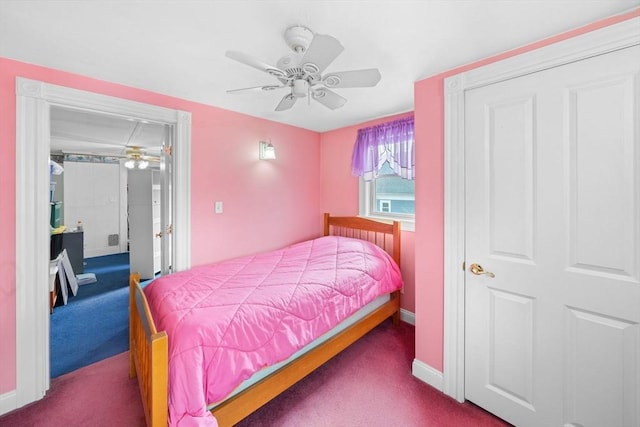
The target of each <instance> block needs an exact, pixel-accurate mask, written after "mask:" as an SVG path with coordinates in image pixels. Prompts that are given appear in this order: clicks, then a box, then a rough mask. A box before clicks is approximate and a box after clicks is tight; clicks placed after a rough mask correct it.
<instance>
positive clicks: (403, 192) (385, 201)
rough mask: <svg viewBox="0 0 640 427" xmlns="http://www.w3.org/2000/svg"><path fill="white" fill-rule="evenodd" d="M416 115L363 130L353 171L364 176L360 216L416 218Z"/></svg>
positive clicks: (409, 225)
mask: <svg viewBox="0 0 640 427" xmlns="http://www.w3.org/2000/svg"><path fill="white" fill-rule="evenodd" d="M414 158H415V154H414V138H413V117H410V118H407V119H402V120H397V121H393V122H389V123H384V124H382V125H379V126H374V127H371V128H365V129H360V130H359V131H358V140H357V141H356V145H355V147H354V153H353V158H352V172H353V174H354V175H358V176H360V177H361V178H360V215H362V216H367V217H375V218H388V219H394V220H400V221H402V222H403V230H413V228H414V225H413V223H414V217H415V181H414V169H415V161H414Z"/></svg>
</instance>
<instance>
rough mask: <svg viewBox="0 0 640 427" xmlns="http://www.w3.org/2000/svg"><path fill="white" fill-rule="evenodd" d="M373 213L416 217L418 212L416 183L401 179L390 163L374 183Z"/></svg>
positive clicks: (385, 165)
mask: <svg viewBox="0 0 640 427" xmlns="http://www.w3.org/2000/svg"><path fill="white" fill-rule="evenodd" d="M371 186H372V193H373V200H372V203H371V205H372V206H371V208H372V209H371V211H372V212H376V213H391V214H405V215H414V214H415V212H416V198H415V181H413V180H408V179H404V178H401V177H399V176H398V175H396V174H395V173H394V172H393V169H391V166H389V162H385V163H384V165H383V167H382V168H381V169H380V174H379V175H378V177H377V178H376V179H375V180H374V181H373V182H372V184H371Z"/></svg>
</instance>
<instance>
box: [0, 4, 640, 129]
mask: <svg viewBox="0 0 640 427" xmlns="http://www.w3.org/2000/svg"><path fill="white" fill-rule="evenodd" d="M639 5H640V0H458V1H456V0H447V1H445V0H423V1H418V0H414V1H406V0H405V1H403V0H395V1H393V0H390V1H373V0H371V1H364V0H361V1H355V0H353V1H337V0H336V1H320V0H293V1H284V0H283V1H276V0H273V1H269V0H263V1H259V0H254V1H248V0H209V1H205V0H200V1H193V0H181V1H178V0H175V1H166V0H165V1H149V0H146V1H144V0H138V1H136V0H129V1H124V0H111V1H102V0H92V1H86V0H82V1H44V0H40V1H31V0H0V56H2V57H8V58H13V59H17V60H20V61H24V62H28V63H34V64H39V65H43V66H46V67H51V68H54V69H60V70H64V71H69V72H73V73H78V74H82V75H86V76H90V77H94V78H97V79H102V80H106V81H111V82H116V83H121V84H124V85H128V86H134V87H138V88H143V89H147V90H150V91H153V92H158V93H162V94H167V95H171V96H175V97H178V98H184V99H187V100H191V101H196V102H199V103H203V104H208V105H213V106H217V107H221V108H224V109H227V110H232V111H237V112H241V113H245V114H249V115H251V116H256V117H262V118H265V119H268V120H273V121H277V122H281V123H286V124H290V125H294V126H298V127H302V128H306V129H310V130H314V131H327V130H331V129H336V128H340V127H344V126H347V125H352V124H356V123H360V122H363V121H366V120H369V119H373V118H377V117H383V116H387V115H391V114H396V113H401V112H405V111H410V110H412V109H413V108H414V107H413V83H414V81H416V80H420V79H422V78H425V77H428V76H430V75H433V74H437V73H439V72H442V71H446V70H448V69H451V68H454V67H456V66H459V65H463V64H466V63H470V62H473V61H475V60H478V59H481V58H484V57H487V56H491V55H494V54H496V53H499V52H502V51H505V50H509V49H513V48H516V47H519V46H522V45H525V44H528V43H531V42H534V41H537V40H540V39H543V38H545V37H549V36H552V35H555V34H558V33H561V32H564V31H567V30H570V29H573V28H576V27H579V26H582V25H585V24H587V23H590V22H593V21H595V20H598V19H600V18H604V17H607V16H611V15H614V14H618V13H621V12H624V11H628V10H630V9H632V8H635V7H638V6H639ZM292 25H303V26H306V27H308V28H310V29H311V30H313V31H314V32H317V33H321V34H329V35H331V36H333V37H335V38H337V39H338V40H339V41H340V42H341V43H342V45H343V46H344V51H343V52H342V54H341V55H340V56H338V57H337V59H336V60H335V61H334V62H333V63H332V64H330V65H329V66H328V67H327V69H326V71H327V72H329V71H346V70H352V69H363V68H378V69H379V70H380V72H381V74H382V80H381V81H380V83H379V84H378V85H377V86H376V87H374V88H352V89H335V92H337V93H339V94H340V95H342V96H344V97H346V98H347V99H348V102H347V103H346V105H345V106H344V107H342V108H340V109H337V110H333V111H332V110H329V109H327V108H326V107H324V106H322V105H320V104H319V103H317V102H314V101H312V102H311V104H310V105H307V102H306V101H305V100H302V101H299V102H298V103H297V104H296V105H294V107H293V108H292V109H291V110H288V111H283V112H275V111H274V108H275V107H276V105H277V104H278V102H279V100H280V99H281V98H282V96H283V93H282V92H281V91H272V92H252V93H244V94H228V93H227V92H226V90H228V89H236V88H244V87H251V86H260V85H267V84H277V83H278V81H277V80H276V79H275V78H274V77H271V76H269V75H267V74H266V73H263V72H261V71H259V70H256V69H254V68H251V67H248V66H246V65H244V64H241V63H239V62H236V61H233V60H231V59H229V58H227V57H226V56H225V51H227V50H236V51H240V52H244V53H246V54H249V55H251V56H253V57H256V58H258V59H260V60H262V61H264V62H267V63H270V64H274V65H275V62H276V61H277V60H278V59H279V58H280V57H281V56H283V55H285V54H288V53H290V52H291V51H290V50H289V48H288V47H287V46H286V44H285V42H284V39H283V33H284V31H285V30H286V29H287V28H288V27H289V26H292Z"/></svg>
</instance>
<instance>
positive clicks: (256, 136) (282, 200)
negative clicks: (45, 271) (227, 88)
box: [0, 58, 322, 395]
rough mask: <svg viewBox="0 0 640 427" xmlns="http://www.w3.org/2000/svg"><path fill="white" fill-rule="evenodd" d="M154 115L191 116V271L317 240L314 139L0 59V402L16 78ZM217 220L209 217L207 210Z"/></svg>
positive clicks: (9, 293) (9, 363)
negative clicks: (163, 111)
mask: <svg viewBox="0 0 640 427" xmlns="http://www.w3.org/2000/svg"><path fill="white" fill-rule="evenodd" d="M16 76H21V77H26V78H29V79H35V80H40V81H44V82H47V83H52V84H57V85H61V86H68V87H73V88H77V89H82V90H86V91H91V92H96V93H101V94H108V95H111V96H116V97H120V98H126V99H131V100H135V101H139V102H145V103H149V104H155V105H160V106H164V107H168V108H175V109H179V110H184V111H189V112H191V113H192V116H191V118H192V135H191V138H192V144H191V154H192V162H191V201H192V206H191V226H192V240H191V241H192V248H191V250H192V264H194V265H195V264H202V263H204V262H207V261H216V260H220V259H226V258H229V257H233V256H236V255H242V254H248V253H254V252H257V251H261V250H266V249H270V248H275V247H280V246H284V245H286V244H289V243H292V242H295V241H301V240H305V239H307V238H309V237H312V236H317V235H319V234H320V233H321V232H322V210H321V209H320V194H319V189H320V164H319V161H318V159H319V157H320V135H319V134H318V133H316V132H311V131H306V130H303V129H300V128H295V127H291V126H286V125H280V124H277V123H274V122H271V121H267V120H262V119H257V118H254V117H250V116H246V115H242V114H238V113H233V112H229V111H225V110H222V109H219V108H214V107H210V106H206V105H202V104H197V103H193V102H189V101H186V100H181V99H177V98H172V97H168V96H164V95H160V94H156V93H152V92H148V91H144V90H140V89H135V88H130V87H126V86H122V85H116V84H112V83H107V82H104V81H99V80H95V79H91V78H88V77H83V76H78V75H74V74H70V73H65V72H61V71H57V70H51V69H47V68H43V67H39V66H35V65H30V64H25V63H21V62H16V61H12V60H9V59H4V58H0V120H1V123H0V183H1V186H2V195H1V197H2V199H1V200H2V203H0V224H3V226H4V229H3V242H2V245H0V280H1V282H0V341H1V342H2V346H0V367H1V368H0V395H1V394H3V393H5V392H8V391H11V390H14V389H15V386H16V383H15V374H16V371H15V366H16V361H15V314H16V312H15V277H16V275H15V271H16V265H15V254H14V248H15V219H16V218H15V182H16V181H15V149H16V147H15V135H16V129H15V121H16V104H15V78H16ZM266 138H270V139H271V141H272V142H273V144H274V146H275V147H276V150H277V157H278V158H277V159H276V160H275V161H269V162H267V161H259V160H258V141H259V140H261V139H266ZM216 200H220V201H222V202H223V203H224V213H223V214H222V215H216V214H214V202H215V201H216Z"/></svg>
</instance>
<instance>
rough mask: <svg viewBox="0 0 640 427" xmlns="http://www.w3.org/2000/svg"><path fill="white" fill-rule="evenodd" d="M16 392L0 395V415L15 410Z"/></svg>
mask: <svg viewBox="0 0 640 427" xmlns="http://www.w3.org/2000/svg"><path fill="white" fill-rule="evenodd" d="M16 407H17V406H16V391H15V390H12V391H10V392H8V393H4V394H0V414H6V413H7V412H9V411H12V410H13V409H14V408H16Z"/></svg>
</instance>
